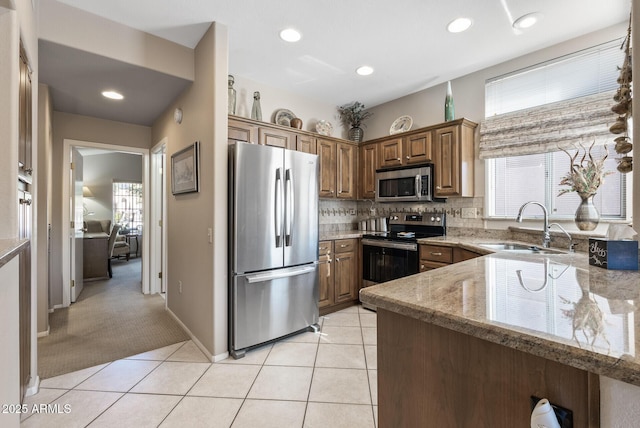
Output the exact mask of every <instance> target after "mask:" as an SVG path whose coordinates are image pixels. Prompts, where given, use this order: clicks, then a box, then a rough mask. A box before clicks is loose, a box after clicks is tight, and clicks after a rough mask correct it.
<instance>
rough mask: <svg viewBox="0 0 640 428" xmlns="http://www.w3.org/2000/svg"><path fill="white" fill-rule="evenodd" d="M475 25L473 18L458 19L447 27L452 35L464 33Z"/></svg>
mask: <svg viewBox="0 0 640 428" xmlns="http://www.w3.org/2000/svg"><path fill="white" fill-rule="evenodd" d="M472 25H473V21H472V20H471V18H456V19H454V20H453V21H451V22H450V23H449V24H448V25H447V30H448V31H449V32H450V33H462V32H463V31H466V30H468V29H469V27H471V26H472Z"/></svg>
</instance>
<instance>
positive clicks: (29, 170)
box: [24, 168, 33, 175]
mask: <svg viewBox="0 0 640 428" xmlns="http://www.w3.org/2000/svg"><path fill="white" fill-rule="evenodd" d="M24 172H25V173H26V174H29V175H31V174H32V173H33V169H32V168H27V169H25V170H24Z"/></svg>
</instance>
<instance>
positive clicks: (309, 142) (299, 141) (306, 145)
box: [296, 135, 316, 155]
mask: <svg viewBox="0 0 640 428" xmlns="http://www.w3.org/2000/svg"><path fill="white" fill-rule="evenodd" d="M296 150H297V151H299V152H305V153H311V154H314V155H315V154H316V139H315V138H314V137H309V136H308V135H296Z"/></svg>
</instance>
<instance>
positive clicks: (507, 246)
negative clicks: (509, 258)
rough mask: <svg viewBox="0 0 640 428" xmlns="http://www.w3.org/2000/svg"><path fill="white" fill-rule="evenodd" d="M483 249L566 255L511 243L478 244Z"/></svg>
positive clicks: (562, 252)
mask: <svg viewBox="0 0 640 428" xmlns="http://www.w3.org/2000/svg"><path fill="white" fill-rule="evenodd" d="M478 245H480V246H481V247H484V248H488V249H490V250H495V251H509V252H517V253H525V254H526V253H531V254H564V251H559V250H552V249H550V248H540V247H538V246H535V245H525V244H513V243H509V242H498V243H489V244H478Z"/></svg>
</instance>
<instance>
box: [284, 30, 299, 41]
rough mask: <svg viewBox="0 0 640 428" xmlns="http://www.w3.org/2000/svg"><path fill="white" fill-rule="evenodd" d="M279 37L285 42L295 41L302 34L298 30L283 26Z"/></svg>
mask: <svg viewBox="0 0 640 428" xmlns="http://www.w3.org/2000/svg"><path fill="white" fill-rule="evenodd" d="M280 38H281V39H282V40H284V41H285V42H291V43H293V42H297V41H298V40H300V39H301V38H302V35H301V34H300V32H299V31H298V30H294V29H293V28H285V29H284V30H282V31H280Z"/></svg>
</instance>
